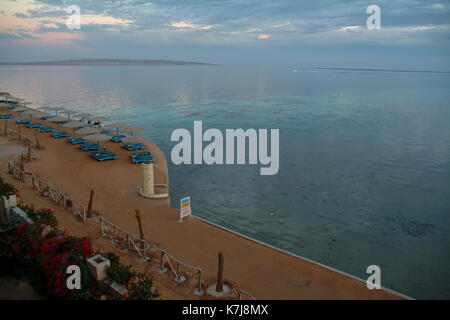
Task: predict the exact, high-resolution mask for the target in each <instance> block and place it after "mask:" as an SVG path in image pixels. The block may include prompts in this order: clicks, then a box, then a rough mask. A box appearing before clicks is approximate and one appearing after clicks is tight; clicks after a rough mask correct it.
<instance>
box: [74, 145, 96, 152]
mask: <svg viewBox="0 0 450 320" xmlns="http://www.w3.org/2000/svg"><path fill="white" fill-rule="evenodd" d="M78 148H80V149H81V150H83V151H92V150H98V144H96V143H84V144H81V145H80V146H79V147H78Z"/></svg>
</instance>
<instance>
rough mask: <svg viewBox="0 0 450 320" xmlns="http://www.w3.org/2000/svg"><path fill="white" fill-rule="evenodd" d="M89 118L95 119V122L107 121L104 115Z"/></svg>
mask: <svg viewBox="0 0 450 320" xmlns="http://www.w3.org/2000/svg"><path fill="white" fill-rule="evenodd" d="M89 120H91V121H95V122H97V121H98V122H100V121H107V120H109V118H108V117H104V116H97V117H92V118H90V119H89Z"/></svg>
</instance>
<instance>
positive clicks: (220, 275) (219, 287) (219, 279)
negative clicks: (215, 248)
mask: <svg viewBox="0 0 450 320" xmlns="http://www.w3.org/2000/svg"><path fill="white" fill-rule="evenodd" d="M222 291H223V254H222V251H221V252H219V272H218V273H217V285H216V292H222Z"/></svg>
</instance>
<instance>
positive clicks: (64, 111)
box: [61, 110, 77, 119]
mask: <svg viewBox="0 0 450 320" xmlns="http://www.w3.org/2000/svg"><path fill="white" fill-rule="evenodd" d="M61 113H64V114H67V119H70V115H71V114H74V113H77V111H73V110H63V111H61Z"/></svg>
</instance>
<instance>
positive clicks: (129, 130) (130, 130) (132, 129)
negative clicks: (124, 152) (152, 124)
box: [119, 126, 144, 136]
mask: <svg viewBox="0 0 450 320" xmlns="http://www.w3.org/2000/svg"><path fill="white" fill-rule="evenodd" d="M119 130H120V131H121V132H126V133H130V134H131V136H132V135H133V133H135V132H141V131H144V128H142V127H137V126H125V127H123V128H119Z"/></svg>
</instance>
